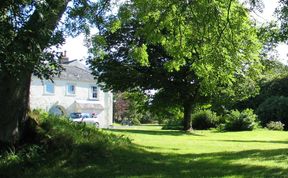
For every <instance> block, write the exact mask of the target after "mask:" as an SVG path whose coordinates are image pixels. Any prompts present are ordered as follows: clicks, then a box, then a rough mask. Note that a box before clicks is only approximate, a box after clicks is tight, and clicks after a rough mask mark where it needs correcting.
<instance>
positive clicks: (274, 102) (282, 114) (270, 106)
mask: <svg viewBox="0 0 288 178" xmlns="http://www.w3.org/2000/svg"><path fill="white" fill-rule="evenodd" d="M287 108H288V97H284V96H272V97H270V98H267V99H266V100H265V101H264V102H263V103H262V104H260V106H259V107H258V108H257V110H256V114H257V115H258V117H259V120H260V121H261V125H262V126H266V125H267V124H268V123H269V122H270V121H280V122H281V123H283V124H285V126H284V129H285V130H287V129H288V109H287Z"/></svg>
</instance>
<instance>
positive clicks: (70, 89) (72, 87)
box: [66, 84, 76, 95]
mask: <svg viewBox="0 0 288 178" xmlns="http://www.w3.org/2000/svg"><path fill="white" fill-rule="evenodd" d="M66 93H67V95H75V94H76V92H75V85H74V84H68V85H67V91H66Z"/></svg>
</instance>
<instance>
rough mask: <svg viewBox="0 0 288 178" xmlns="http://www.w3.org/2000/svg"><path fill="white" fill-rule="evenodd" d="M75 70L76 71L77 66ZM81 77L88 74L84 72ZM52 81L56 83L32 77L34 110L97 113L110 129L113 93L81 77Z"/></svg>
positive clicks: (63, 112) (31, 91)
mask: <svg viewBox="0 0 288 178" xmlns="http://www.w3.org/2000/svg"><path fill="white" fill-rule="evenodd" d="M73 70H74V71H76V72H77V70H78V68H74V69H73ZM79 70H83V69H79ZM82 72H83V71H82ZM66 75H67V74H66ZM69 75H70V74H69ZM74 75H75V74H74ZM77 75H78V74H77ZM85 75H86V74H85ZM82 77H85V76H84V74H83V76H82ZM90 78H91V76H90ZM53 80H54V83H52V82H49V81H42V80H40V79H38V78H37V77H34V76H33V77H32V80H31V87H30V107H31V109H43V110H45V111H47V112H52V113H55V114H64V115H67V116H69V114H70V113H72V112H84V113H90V114H92V113H95V114H96V115H97V117H98V118H99V124H100V127H102V128H107V127H109V126H110V125H112V118H113V94H112V93H111V92H104V91H102V90H101V89H100V88H99V87H98V86H97V83H96V81H95V80H91V79H90V80H86V79H85V80H81V77H79V76H75V77H71V75H70V77H58V78H57V77H56V78H54V79H53ZM48 85H49V86H48ZM47 87H48V88H47ZM47 90H48V91H47Z"/></svg>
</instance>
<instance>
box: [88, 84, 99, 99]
mask: <svg viewBox="0 0 288 178" xmlns="http://www.w3.org/2000/svg"><path fill="white" fill-rule="evenodd" d="M94 87H96V95H97V96H96V97H93V93H94V90H93V88H94ZM89 99H90V100H99V87H98V86H96V85H91V86H90V87H89Z"/></svg>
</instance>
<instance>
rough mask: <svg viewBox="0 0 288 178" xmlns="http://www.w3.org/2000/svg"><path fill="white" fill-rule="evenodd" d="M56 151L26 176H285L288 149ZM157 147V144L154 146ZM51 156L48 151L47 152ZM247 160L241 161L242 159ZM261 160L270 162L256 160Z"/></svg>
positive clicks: (81, 148)
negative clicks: (155, 151) (200, 152)
mask: <svg viewBox="0 0 288 178" xmlns="http://www.w3.org/2000/svg"><path fill="white" fill-rule="evenodd" d="M73 149H74V150H73V151H71V153H67V154H65V155H58V156H57V155H55V156H54V157H52V158H53V159H51V160H49V161H48V162H47V163H46V164H43V165H41V166H39V169H33V170H30V172H28V173H27V174H26V175H25V177H31V176H32V177H51V178H52V177H53V178H54V177H81V178H82V177H83V178H85V177H165V178H166V177H181V178H182V177H224V176H232V177H287V176H288V169H287V168H281V167H279V166H278V164H284V165H287V164H288V158H287V156H286V155H287V154H288V149H273V150H249V151H241V152H219V153H204V154H160V153H151V152H147V151H145V150H144V149H141V148H139V147H135V146H131V147H130V148H121V147H119V148H117V149H113V150H109V151H107V153H105V152H102V153H97V152H93V150H97V148H95V145H91V144H90V145H89V144H86V145H78V146H76V147H75V148H73ZM155 149H156V148H155ZM49 157H51V155H50V156H49ZM243 159H244V160H245V159H248V160H250V161H248V163H247V161H246V162H245V164H241V163H240V162H241V160H243ZM264 161H267V162H270V161H273V163H269V164H268V165H267V166H264V165H265V164H259V163H262V162H264Z"/></svg>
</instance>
